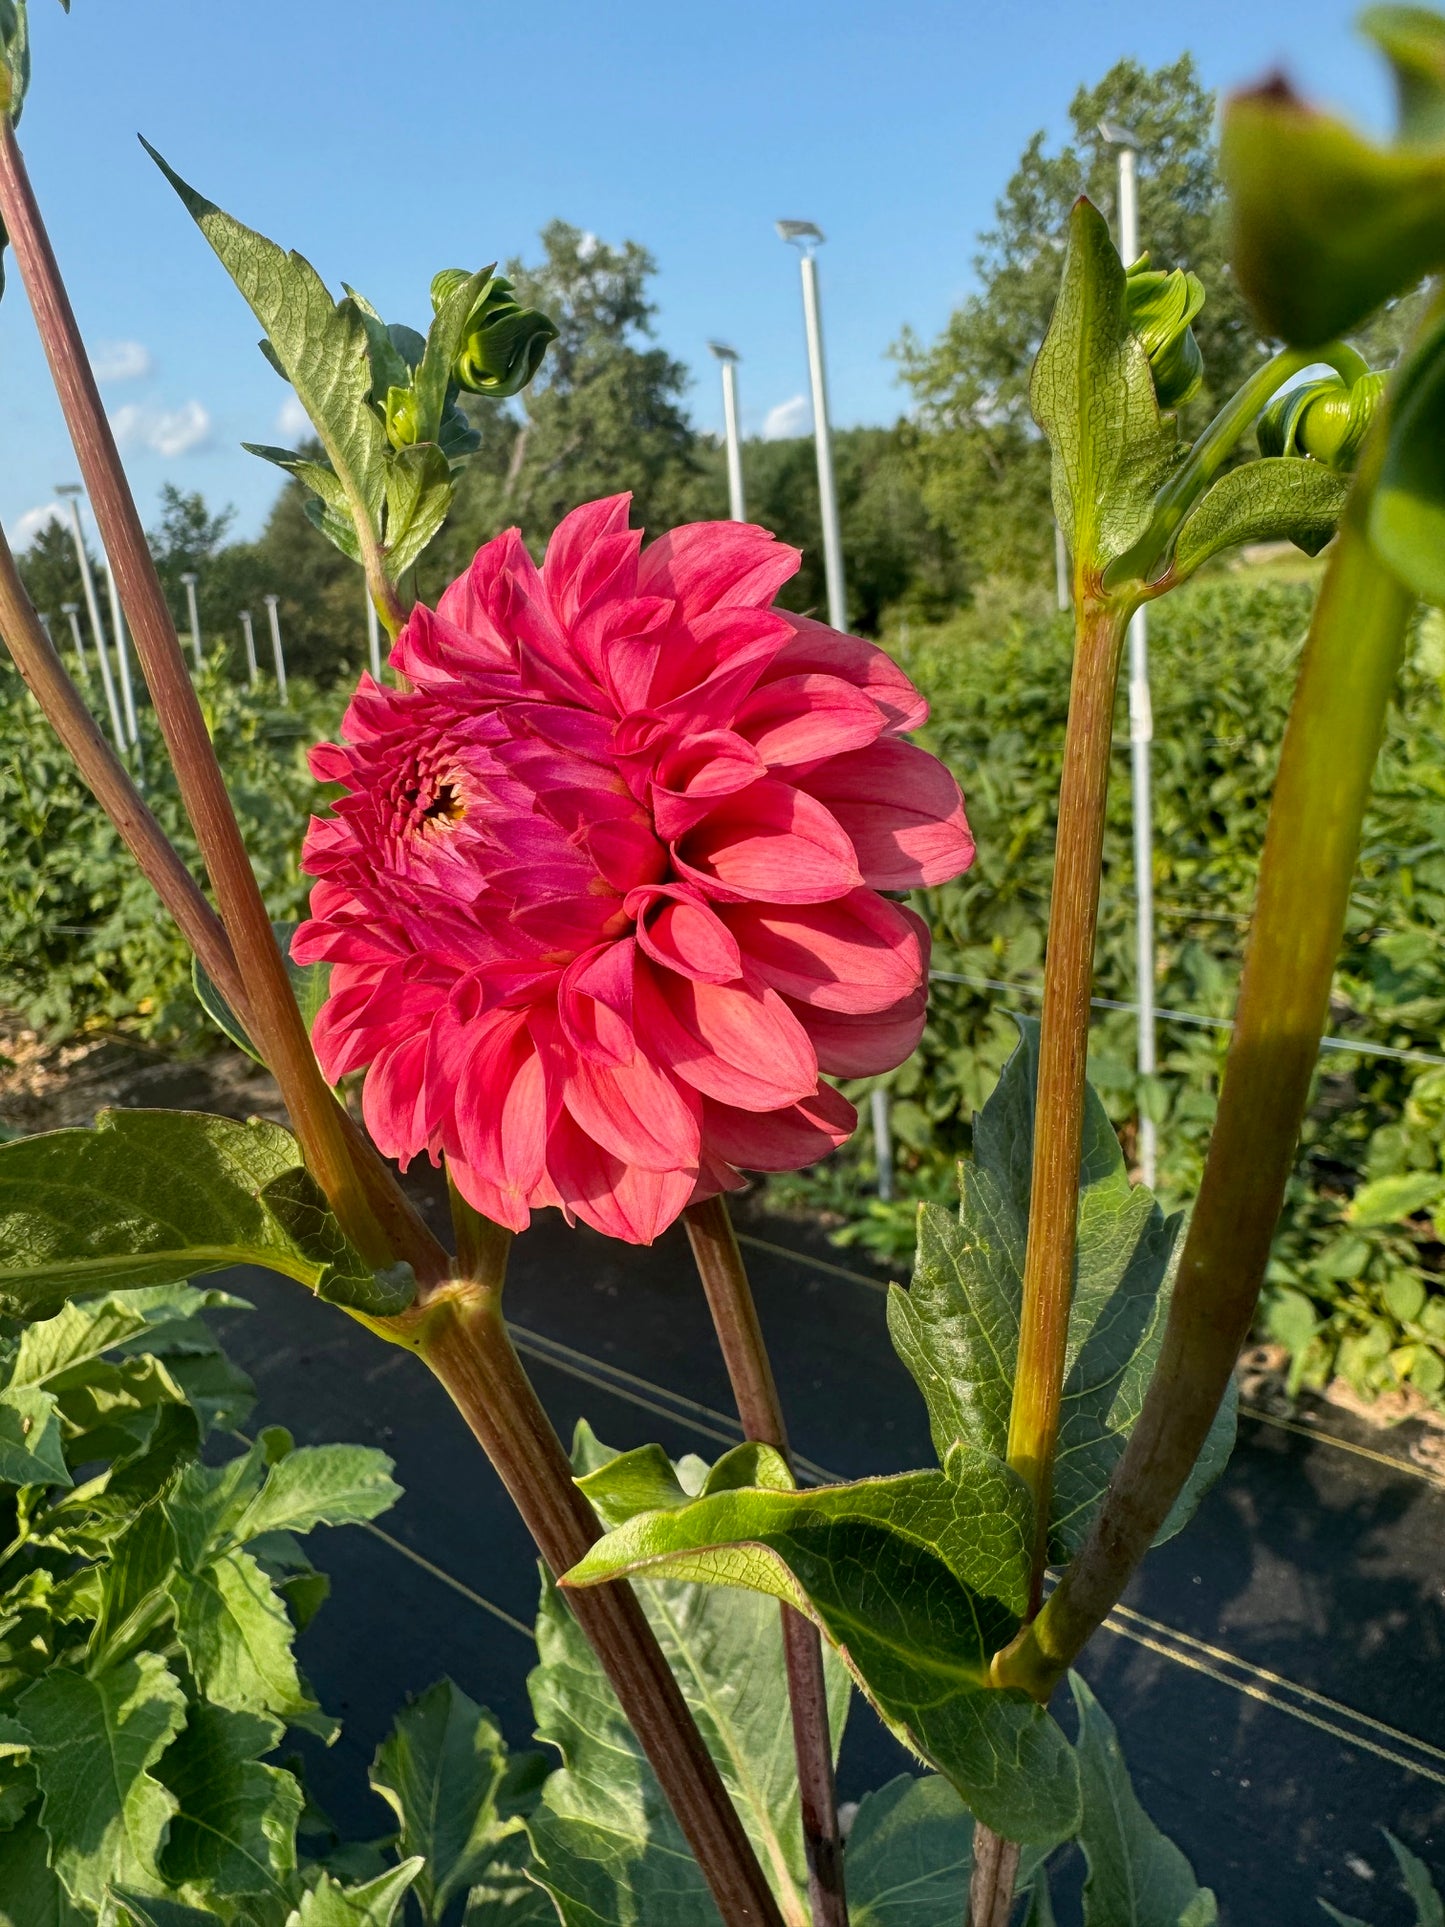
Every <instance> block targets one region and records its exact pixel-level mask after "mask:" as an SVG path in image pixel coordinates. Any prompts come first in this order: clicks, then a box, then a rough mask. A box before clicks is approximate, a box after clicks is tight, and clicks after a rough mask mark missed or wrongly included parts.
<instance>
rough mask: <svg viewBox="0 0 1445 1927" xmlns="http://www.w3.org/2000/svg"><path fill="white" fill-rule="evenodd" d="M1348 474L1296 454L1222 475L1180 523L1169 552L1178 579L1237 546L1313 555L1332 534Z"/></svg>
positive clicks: (1268, 458) (1273, 458) (1347, 490)
mask: <svg viewBox="0 0 1445 1927" xmlns="http://www.w3.org/2000/svg"><path fill="white" fill-rule="evenodd" d="M1349 492H1350V478H1349V476H1348V475H1337V474H1336V473H1335V471H1334V470H1333V469H1330V468H1326V467H1325V466H1324V464H1323V463H1322V462H1313V461H1307V460H1305V459H1304V458H1303V457H1302V456H1285V455H1276V456H1267V457H1265V458H1264V459H1263V460H1261V461H1257V462H1246V463H1245V464H1244V466H1243V467H1242V468H1234V469H1231V470H1230V471H1229V473H1228V474H1227V475H1222V476H1221V477H1220V478H1219V480H1218V481H1217V482H1216V483H1215V484H1214V486H1213V487H1212V488H1211V489H1209V490H1208V491H1207V492H1206V494H1205V495H1204V497H1203V499H1202V500H1201V501H1200V503H1199V505H1198V507H1197V508H1195V509H1193V510H1192V511H1191V512H1190V514H1189V515H1188V517H1187V518H1186V519H1185V522H1184V524H1183V526H1182V527H1181V529H1180V531H1179V538H1178V541H1177V542H1176V544H1175V548H1174V568H1175V570H1176V572H1177V573H1178V574H1179V576H1181V577H1184V576H1190V575H1193V573H1194V571H1195V570H1196V569H1197V568H1198V567H1199V566H1200V564H1201V563H1204V562H1207V561H1208V560H1209V558H1210V557H1211V556H1214V555H1218V554H1220V553H1221V551H1223V550H1224V549H1232V548H1235V547H1237V546H1238V544H1240V543H1241V542H1280V541H1286V542H1293V543H1294V544H1295V546H1296V547H1297V548H1301V549H1303V550H1304V552H1305V554H1306V555H1317V554H1318V553H1319V551H1320V550H1321V549H1322V548H1323V547H1324V545H1325V543H1326V542H1328V541H1329V539H1330V537H1331V536H1332V535H1333V534H1334V532H1335V529H1336V527H1337V526H1338V524H1339V519H1340V511H1341V510H1342V509H1343V507H1344V505H1345V497H1346V496H1347V495H1348V494H1349Z"/></svg>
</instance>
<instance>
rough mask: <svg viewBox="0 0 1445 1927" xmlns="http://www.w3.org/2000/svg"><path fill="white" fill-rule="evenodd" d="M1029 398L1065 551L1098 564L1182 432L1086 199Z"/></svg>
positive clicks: (1131, 529)
mask: <svg viewBox="0 0 1445 1927" xmlns="http://www.w3.org/2000/svg"><path fill="white" fill-rule="evenodd" d="M1029 398H1030V402H1031V404H1032V407H1033V412H1034V419H1035V420H1036V421H1037V422H1038V424H1039V426H1040V428H1042V429H1043V431H1044V433H1045V434H1046V435H1047V436H1048V438H1049V443H1050V446H1051V448H1052V451H1053V499H1054V513H1055V515H1056V516H1057V517H1058V520H1059V526H1060V528H1062V530H1063V532H1064V538H1065V540H1066V541H1067V543H1068V546H1069V552H1070V553H1071V554H1072V555H1074V556H1075V557H1076V558H1078V559H1079V560H1080V561H1081V562H1082V563H1083V565H1084V566H1085V567H1087V568H1091V569H1098V570H1100V571H1102V570H1103V568H1104V567H1105V565H1106V564H1107V563H1109V562H1111V561H1113V560H1114V559H1115V558H1117V557H1118V556H1121V555H1123V554H1124V553H1125V552H1126V551H1127V550H1128V549H1130V548H1131V547H1132V546H1133V544H1134V543H1135V542H1136V541H1137V540H1138V538H1139V537H1140V536H1141V535H1142V534H1143V532H1144V530H1145V528H1146V527H1147V525H1148V522H1149V519H1150V515H1151V513H1152V509H1153V502H1154V495H1155V491H1156V490H1157V489H1158V488H1159V485H1160V483H1161V482H1162V481H1163V480H1164V478H1165V476H1166V475H1167V474H1168V472H1169V470H1170V468H1171V467H1172V465H1173V464H1174V462H1175V461H1176V459H1177V458H1178V454H1179V438H1178V432H1177V428H1176V425H1175V420H1174V417H1173V416H1172V415H1164V414H1161V412H1160V409H1159V402H1158V399H1157V397H1156V395H1155V392H1154V377H1153V375H1152V373H1151V372H1150V368H1149V357H1148V355H1147V354H1146V353H1145V351H1144V348H1143V345H1142V344H1141V342H1140V341H1139V339H1138V337H1137V335H1135V334H1134V333H1133V332H1132V330H1131V329H1130V326H1129V313H1128V301H1127V293H1126V287H1125V274H1124V267H1123V264H1122V263H1121V261H1120V260H1119V256H1118V253H1117V252H1116V250H1115V248H1114V244H1113V242H1112V241H1111V240H1110V239H1109V230H1108V227H1107V225H1106V223H1105V221H1104V217H1103V215H1102V214H1100V212H1099V210H1098V209H1097V208H1096V207H1094V206H1093V205H1092V204H1091V203H1090V202H1088V201H1086V200H1079V201H1076V202H1075V204H1074V209H1073V212H1072V214H1071V215H1070V217H1069V237H1068V252H1067V254H1066V255H1065V258H1064V273H1063V282H1062V285H1061V286H1060V289H1059V298H1058V302H1057V304H1056V306H1055V308H1054V313H1053V318H1052V320H1051V321H1050V322H1049V328H1048V333H1047V334H1046V335H1045V336H1044V341H1043V346H1042V347H1041V348H1040V349H1039V353H1038V358H1037V360H1036V361H1035V363H1034V371H1033V377H1032V381H1031V384H1030V389H1029Z"/></svg>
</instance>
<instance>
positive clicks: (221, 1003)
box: [191, 450, 335, 1064]
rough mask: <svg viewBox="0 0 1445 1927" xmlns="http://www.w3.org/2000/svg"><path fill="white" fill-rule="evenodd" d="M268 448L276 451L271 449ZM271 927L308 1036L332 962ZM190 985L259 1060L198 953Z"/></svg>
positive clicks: (293, 928) (290, 929)
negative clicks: (295, 949)
mask: <svg viewBox="0 0 1445 1927" xmlns="http://www.w3.org/2000/svg"><path fill="white" fill-rule="evenodd" d="M256 452H258V451H256V450H253V451H252V453H253V454H254V453H256ZM267 452H268V453H275V451H274V450H272V451H267ZM282 466H283V467H285V466H286V464H285V463H282ZM322 473H323V474H324V473H326V471H325V470H323V471H322ZM332 479H333V480H334V479H335V478H334V477H333V478H332ZM271 928H272V930H273V931H274V932H275V933H276V942H277V944H278V945H279V946H280V949H281V955H282V956H283V957H284V958H285V959H286V975H287V976H288V977H289V978H290V979H291V988H292V990H293V991H294V992H295V994H296V1002H297V1004H298V1005H299V1006H300V1009H301V1017H302V1020H303V1022H304V1023H305V1025H306V1034H307V1035H308V1036H310V1034H311V1027H312V1025H313V1024H314V1023H315V1022H316V1013H317V1012H318V1011H319V1010H320V1008H321V1006H322V1005H323V1004H324V1003H325V1002H326V999H327V997H328V996H329V994H330V989H331V965H330V964H325V963H318V964H299V963H296V962H295V961H294V960H293V958H292V956H291V939H292V938H293V937H294V936H295V935H296V932H297V931H298V930H299V929H300V928H301V925H300V924H299V923H298V922H296V921H295V919H292V920H291V921H290V922H287V923H273V924H272V925H271ZM191 986H192V988H193V989H194V991H195V993H196V998H197V1001H198V1002H199V1003H200V1006H201V1009H202V1010H204V1011H205V1013H206V1015H207V1016H208V1017H209V1018H210V1020H211V1022H212V1023H213V1024H214V1025H215V1026H216V1027H217V1029H218V1030H220V1031H221V1032H222V1033H223V1034H224V1035H225V1036H227V1037H229V1038H230V1040H231V1042H232V1043H233V1044H234V1045H235V1046H236V1048H237V1049H238V1050H243V1051H244V1052H245V1053H246V1055H247V1056H248V1057H251V1058H254V1059H255V1061H256V1062H257V1063H258V1064H259V1063H261V1061H262V1059H261V1057H260V1055H259V1053H258V1052H257V1050H256V1047H255V1045H254V1044H253V1043H252V1042H251V1040H250V1038H249V1037H248V1036H247V1035H246V1030H245V1026H244V1025H243V1024H242V1022H241V1020H240V1018H239V1017H238V1016H237V1015H236V1013H235V1012H234V1011H233V1010H232V1009H231V1006H230V1005H229V1004H228V1003H227V1002H226V1000H225V998H224V997H223V996H222V995H221V993H220V991H219V990H217V988H216V986H215V984H214V983H212V981H211V979H210V977H209V976H207V974H206V972H205V971H204V970H203V969H202V968H201V960H200V958H199V957H193V958H192V959H191Z"/></svg>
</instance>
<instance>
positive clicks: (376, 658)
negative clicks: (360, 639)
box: [366, 589, 381, 682]
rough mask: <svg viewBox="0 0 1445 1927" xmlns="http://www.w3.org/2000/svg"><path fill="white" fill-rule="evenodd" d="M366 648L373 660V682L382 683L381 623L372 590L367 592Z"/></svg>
mask: <svg viewBox="0 0 1445 1927" xmlns="http://www.w3.org/2000/svg"><path fill="white" fill-rule="evenodd" d="M366 648H367V653H368V655H369V656H370V658H371V680H372V681H373V682H380V681H381V621H380V618H379V617H378V616H377V613H376V604H375V603H374V602H373V601H372V599H371V591H370V589H368V590H367V592H366Z"/></svg>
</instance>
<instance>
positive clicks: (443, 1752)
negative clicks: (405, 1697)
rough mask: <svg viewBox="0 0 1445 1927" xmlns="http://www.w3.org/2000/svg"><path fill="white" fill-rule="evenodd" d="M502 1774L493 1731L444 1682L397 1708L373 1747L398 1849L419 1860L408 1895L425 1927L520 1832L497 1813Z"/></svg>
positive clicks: (375, 1781) (374, 1770)
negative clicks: (397, 1830)
mask: <svg viewBox="0 0 1445 1927" xmlns="http://www.w3.org/2000/svg"><path fill="white" fill-rule="evenodd" d="M506 1770H507V1748H506V1743H505V1742H504V1740H503V1739H502V1735H501V1730H500V1728H499V1727H498V1726H497V1724H496V1722H495V1721H494V1720H493V1719H492V1717H491V1715H490V1714H489V1713H486V1712H484V1711H483V1709H482V1708H481V1707H480V1706H478V1705H477V1704H476V1703H475V1701H473V1700H471V1699H468V1697H467V1695H466V1694H465V1693H463V1692H462V1691H461V1689H460V1688H459V1687H457V1686H455V1685H454V1684H453V1683H452V1681H451V1680H449V1679H444V1680H440V1681H438V1683H437V1684H436V1685H435V1686H432V1687H430V1688H428V1690H427V1691H426V1692H425V1693H423V1694H422V1695H421V1696H420V1698H418V1699H415V1700H412V1701H411V1702H410V1703H409V1704H408V1705H407V1706H406V1707H405V1708H403V1710H402V1711H401V1712H400V1713H399V1714H398V1715H397V1718H396V1720H395V1722H394V1724H393V1726H392V1729H391V1732H390V1733H389V1734H388V1735H387V1737H386V1739H384V1740H383V1741H382V1743H381V1745H380V1746H379V1747H378V1748H377V1753H376V1758H375V1760H374V1761H373V1762H372V1767H371V1784H372V1787H373V1788H374V1789H375V1791H376V1792H377V1793H379V1794H380V1795H381V1797H382V1799H384V1800H385V1801H386V1802H387V1804H388V1806H390V1807H391V1809H392V1811H393V1812H394V1813H395V1814H396V1817H397V1821H398V1823H399V1825H400V1838H399V1841H398V1844H397V1851H398V1852H399V1853H400V1854H402V1855H404V1856H409V1855H411V1854H417V1855H419V1856H420V1857H421V1859H422V1860H423V1862H424V1865H423V1867H422V1870H421V1872H420V1873H419V1874H418V1876H417V1880H416V1884H415V1886H414V1887H413V1888H412V1894H413V1896H414V1898H415V1900H416V1902H417V1905H418V1906H419V1908H420V1909H421V1914H422V1918H423V1920H425V1921H426V1922H427V1923H428V1927H440V1922H441V1919H442V1916H443V1915H444V1914H445V1913H446V1910H447V1907H448V1904H449V1903H450V1901H451V1899H452V1896H453V1895H454V1894H456V1893H460V1892H461V1891H462V1890H463V1889H465V1888H469V1887H470V1886H471V1885H472V1884H473V1882H474V1881H476V1880H477V1879H479V1878H480V1876H481V1874H482V1872H483V1870H484V1869H485V1867H486V1866H487V1863H488V1862H489V1861H490V1860H491V1858H492V1856H493V1854H494V1853H495V1851H496V1849H497V1847H498V1846H499V1845H500V1843H501V1841H502V1840H503V1838H505V1837H506V1835H507V1834H509V1833H515V1832H516V1831H517V1830H518V1828H519V1827H520V1826H521V1821H520V1820H518V1819H510V1820H509V1819H507V1818H505V1817H504V1816H503V1815H502V1813H501V1812H500V1811H499V1809H498V1796H499V1794H500V1793H501V1790H502V1783H503V1778H504V1775H505V1773H506Z"/></svg>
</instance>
